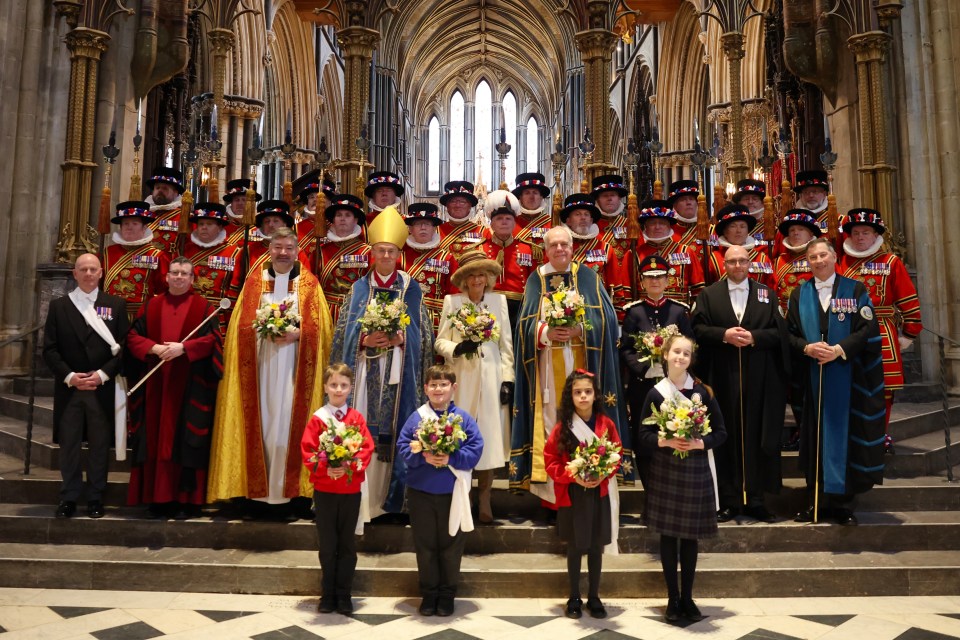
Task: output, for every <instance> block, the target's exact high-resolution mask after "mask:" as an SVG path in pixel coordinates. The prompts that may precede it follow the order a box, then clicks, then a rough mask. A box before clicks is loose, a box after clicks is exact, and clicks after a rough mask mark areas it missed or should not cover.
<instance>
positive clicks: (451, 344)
mask: <svg viewBox="0 0 960 640" xmlns="http://www.w3.org/2000/svg"><path fill="white" fill-rule="evenodd" d="M469 300H470V299H469V298H468V297H467V295H466V294H465V293H456V294H452V295H448V296H445V297H444V298H443V312H442V313H443V315H442V316H441V317H442V319H441V320H440V331H439V332H437V340H436V342H435V343H434V345H433V348H434V351H435V352H436V353H438V354H439V355H441V356H443V359H444V361H445V362H446V363H447V364H449V365H450V366H452V367H453V369H454V371H456V373H457V392H456V394H454V399H453V400H454V402H455V403H456V404H457V406H458V407H460V408H461V409H463V410H464V411H466V412H467V413H469V414H470V415H471V416H473V417H474V418H476V420H477V424H479V425H480V434H481V435H482V436H483V455H482V456H481V457H480V462H479V463H477V466H476V469H477V470H478V471H483V470H485V469H499V468H501V467H503V465H504V463H506V461H507V453H508V452H507V451H506V447H507V444H508V443H509V442H510V438H509V437H508V436H509V434H507V433H506V428H507V427H505V425H509V424H510V423H509V422H505V421H504V413H505V412H504V411H503V410H502V409H503V408H502V407H501V405H500V385H501V383H503V382H513V380H514V372H513V336H512V329H511V327H510V320H509V316H508V315H507V299H506V298H505V297H504V296H503V294H500V293H493V292H487V293H485V294H484V295H483V301H482V302H481V304H482V305H484V306H486V307H487V309H489V310H490V312H491V313H493V314H494V315H495V316H496V318H497V320H498V321H499V322H501V324H500V342H499V343H497V342H484V343H483V344H481V345H480V348H479V349H478V354H477V357H474V358H471V359H469V360H468V359H467V358H465V357H464V356H459V357H456V358H455V357H454V356H453V350H454V348H456V346H457V343H459V342H461V337H460V333H459V332H458V331H457V330H456V329H454V328H453V323H452V322H450V320H449V318H448V316H449V315H450V314H452V313H456V311H457V310H458V309H459V308H460V307H462V306H463V304H464V303H465V302H469ZM480 354H483V356H482V357H480Z"/></svg>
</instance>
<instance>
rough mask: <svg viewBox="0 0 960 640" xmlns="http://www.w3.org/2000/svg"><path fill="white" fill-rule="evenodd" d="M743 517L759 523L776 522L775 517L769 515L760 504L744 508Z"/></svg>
mask: <svg viewBox="0 0 960 640" xmlns="http://www.w3.org/2000/svg"><path fill="white" fill-rule="evenodd" d="M743 515H745V516H749V517H751V518H753V519H754V520H757V521H759V522H776V520H777V517H776V516H775V515H773V514H772V513H770V511H769V510H768V509H767V508H766V507H765V506H763V505H762V504H760V505H754V506H747V507H744V509H743Z"/></svg>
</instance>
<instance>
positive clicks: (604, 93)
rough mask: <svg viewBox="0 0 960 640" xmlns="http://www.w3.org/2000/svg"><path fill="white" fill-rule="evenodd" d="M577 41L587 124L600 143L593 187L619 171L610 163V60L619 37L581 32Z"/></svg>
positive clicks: (589, 174)
mask: <svg viewBox="0 0 960 640" xmlns="http://www.w3.org/2000/svg"><path fill="white" fill-rule="evenodd" d="M574 38H575V39H576V43H577V50H579V51H580V59H581V61H582V62H583V82H584V89H585V91H584V102H585V107H586V114H585V115H586V119H585V123H586V126H588V127H590V134H591V136H592V137H593V142H594V143H595V144H596V149H595V150H594V152H593V159H592V161H591V163H590V165H589V166H588V167H587V168H586V176H585V177H586V179H587V182H588V184H589V182H590V181H591V180H593V178H595V177H596V176H599V175H603V174H605V173H615V172H616V171H617V166H616V165H614V164H611V162H610V64H611V62H610V61H611V57H612V55H613V49H614V47H616V45H617V39H618V38H617V34H615V33H613V32H612V31H609V30H607V29H589V30H587V31H581V32H579V33H577V34H576V35H575V36H574Z"/></svg>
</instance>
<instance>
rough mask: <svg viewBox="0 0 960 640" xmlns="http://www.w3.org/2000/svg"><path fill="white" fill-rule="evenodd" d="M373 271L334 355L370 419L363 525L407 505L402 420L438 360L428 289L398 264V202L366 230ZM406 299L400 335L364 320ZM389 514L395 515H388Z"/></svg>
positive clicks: (355, 295)
mask: <svg viewBox="0 0 960 640" xmlns="http://www.w3.org/2000/svg"><path fill="white" fill-rule="evenodd" d="M367 237H368V238H369V241H370V256H371V259H372V262H373V268H372V269H370V271H369V272H368V273H367V274H366V275H365V276H363V277H362V278H360V279H359V280H357V281H356V282H354V283H353V286H351V288H350V292H349V293H347V295H346V296H345V297H344V300H343V304H342V305H341V307H340V317H339V318H338V320H337V326H336V330H335V331H334V341H333V346H332V348H331V351H330V357H331V358H332V360H333V361H334V362H343V363H345V364H347V365H348V366H349V367H351V368H352V369H353V370H354V371H355V372H356V384H355V385H354V388H353V395H352V397H351V398H350V405H351V406H352V407H353V408H355V409H356V410H357V411H359V412H360V413H361V414H363V415H364V416H365V417H366V419H367V427H368V429H369V430H370V435H371V436H373V438H374V440H375V442H376V454H377V455H376V456H375V457H374V459H373V460H371V462H370V466H369V467H368V468H367V472H366V477H365V479H364V483H365V486H364V491H363V498H362V500H361V504H360V515H361V519H362V520H363V521H364V522H368V521H370V520H371V519H373V518H377V517H380V516H385V517H384V520H391V519H394V518H395V517H396V516H397V515H398V514H400V513H402V512H403V510H404V493H405V488H406V476H407V469H406V465H405V464H404V462H403V459H402V458H399V457H397V456H396V450H397V436H398V435H399V433H400V429H401V427H402V426H403V423H404V421H406V419H407V418H408V417H409V416H410V415H411V414H413V412H414V411H416V410H417V407H419V406H420V405H421V404H423V403H424V401H425V400H424V395H423V375H424V372H425V371H426V370H427V369H428V368H429V367H430V365H431V364H433V326H432V323H431V319H430V314H429V312H428V311H427V308H426V305H424V302H423V298H424V296H423V290H422V289H421V288H420V285H419V283H418V282H417V281H416V280H415V279H414V278H412V277H411V276H410V274H409V273H407V272H405V271H402V270H400V269H398V268H397V261H398V259H399V258H400V252H401V251H402V249H403V247H404V245H405V243H406V240H407V225H406V223H405V222H404V220H403V217H401V215H400V214H399V213H398V212H397V210H396V209H395V208H393V207H386V208H385V209H383V210H382V211H380V212H378V213H377V216H376V218H375V219H374V220H373V222H371V223H370V226H369V228H368V230H367ZM397 299H399V300H402V301H403V303H404V305H405V306H406V313H407V315H408V316H409V318H410V322H409V324H408V325H407V326H406V327H405V328H402V329H401V330H400V331H399V332H397V333H392V334H388V333H385V332H384V331H373V332H369V333H368V332H366V331H365V330H364V329H363V327H362V326H361V319H362V318H363V317H364V315H365V313H366V312H367V307H368V305H370V304H372V303H373V304H376V303H378V302H380V301H394V300H397ZM387 514H389V515H387Z"/></svg>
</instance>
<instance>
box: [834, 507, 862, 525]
mask: <svg viewBox="0 0 960 640" xmlns="http://www.w3.org/2000/svg"><path fill="white" fill-rule="evenodd" d="M833 516H834V518H836V519H837V524H839V525H840V526H841V527H855V526H857V525H858V524H860V523H859V521H857V516H855V515H853V511H850V509H837V511H836V513H834V514H833Z"/></svg>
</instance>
